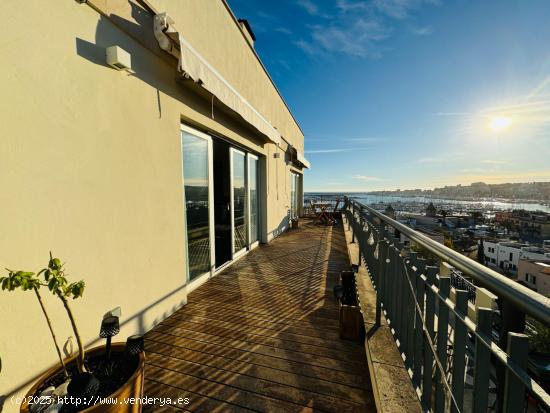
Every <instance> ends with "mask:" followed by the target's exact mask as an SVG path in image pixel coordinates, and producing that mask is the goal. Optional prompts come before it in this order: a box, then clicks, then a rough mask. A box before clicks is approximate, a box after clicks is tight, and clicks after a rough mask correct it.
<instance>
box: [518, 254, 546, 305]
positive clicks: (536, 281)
mask: <svg viewBox="0 0 550 413" xmlns="http://www.w3.org/2000/svg"><path fill="white" fill-rule="evenodd" d="M518 281H521V282H523V283H525V285H527V286H528V287H529V288H532V289H533V290H535V291H537V292H538V293H540V294H542V295H545V296H547V297H548V296H549V295H550V259H548V260H544V261H542V260H520V262H519V266H518Z"/></svg>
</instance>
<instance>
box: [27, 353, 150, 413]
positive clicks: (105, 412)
mask: <svg viewBox="0 0 550 413" xmlns="http://www.w3.org/2000/svg"><path fill="white" fill-rule="evenodd" d="M125 347H126V343H113V344H112V346H111V352H112V353H122V352H124V348H125ZM104 353H105V346H99V347H94V348H92V349H90V350H87V351H86V356H87V357H88V356H92V355H98V354H104ZM75 360H76V356H73V357H71V358H69V359H67V360H66V361H65V365H67V366H70V365H71V364H72V363H75ZM144 367H145V354H144V353H141V354H140V355H139V361H138V365H137V368H136V371H135V372H134V374H132V376H131V377H130V378H129V379H128V381H127V382H126V383H124V385H123V386H121V387H120V388H119V389H118V390H117V391H115V392H114V393H112V394H110V395H109V396H107V397H105V398H106V399H107V398H112V399H115V398H116V399H118V400H119V401H123V400H124V399H129V398H139V397H142V396H143V378H144V375H143V371H144ZM60 371H61V367H58V366H55V367H52V368H51V369H49V370H48V371H46V372H45V373H44V374H43V375H42V376H41V377H40V378H39V379H38V380H37V381H36V383H35V384H34V386H32V387H31V388H30V390H29V391H28V392H27V394H26V396H25V399H24V400H25V401H24V403H22V404H21V409H20V412H21V413H30V410H29V407H30V405H29V403H28V400H29V399H30V398H31V397H32V396H33V395H34V394H35V393H36V391H37V390H38V389H39V388H40V387H41V386H42V384H43V383H44V382H45V381H46V380H48V379H49V378H50V377H52V376H54V375H55V374H57V373H59V372H60ZM141 407H142V406H141V404H140V403H128V404H126V403H124V402H123V403H122V404H119V403H117V404H95V405H93V406H90V407H88V408H87V409H86V410H82V412H81V413H84V412H85V413H92V412H93V413H138V412H141Z"/></svg>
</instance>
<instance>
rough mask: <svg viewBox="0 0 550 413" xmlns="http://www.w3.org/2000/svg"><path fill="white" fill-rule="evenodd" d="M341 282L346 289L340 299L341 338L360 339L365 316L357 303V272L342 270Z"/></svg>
mask: <svg viewBox="0 0 550 413" xmlns="http://www.w3.org/2000/svg"><path fill="white" fill-rule="evenodd" d="M340 284H341V285H342V286H343V287H344V289H345V294H344V297H342V299H340V305H339V309H340V314H339V326H340V338H342V339H346V340H354V341H360V340H361V338H362V335H363V328H364V326H363V316H362V314H361V310H360V309H359V305H358V303H357V288H356V286H355V273H354V272H353V271H342V272H341V273H340Z"/></svg>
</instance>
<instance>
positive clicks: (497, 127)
mask: <svg viewBox="0 0 550 413" xmlns="http://www.w3.org/2000/svg"><path fill="white" fill-rule="evenodd" d="M511 123H512V119H510V118H507V117H505V116H499V117H496V118H493V119H491V122H490V123H489V127H490V128H491V129H492V130H493V131H495V132H500V131H503V130H505V129H507V128H508V127H509V126H510V124H511Z"/></svg>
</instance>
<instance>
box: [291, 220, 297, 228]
mask: <svg viewBox="0 0 550 413" xmlns="http://www.w3.org/2000/svg"><path fill="white" fill-rule="evenodd" d="M290 221H291V222H292V229H298V217H294V218H292V219H291V220H290Z"/></svg>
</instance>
